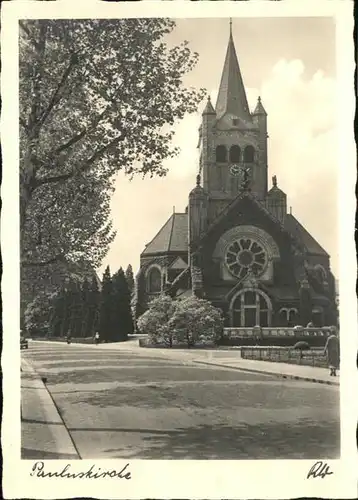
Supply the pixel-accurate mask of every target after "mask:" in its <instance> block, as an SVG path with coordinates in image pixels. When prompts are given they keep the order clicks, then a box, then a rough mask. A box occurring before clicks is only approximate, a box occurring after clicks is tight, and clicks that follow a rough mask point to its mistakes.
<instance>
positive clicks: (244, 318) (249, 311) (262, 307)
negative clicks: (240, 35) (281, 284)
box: [230, 288, 272, 327]
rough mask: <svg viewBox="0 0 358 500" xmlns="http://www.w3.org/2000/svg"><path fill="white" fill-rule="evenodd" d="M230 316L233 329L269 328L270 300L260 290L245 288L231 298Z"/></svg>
mask: <svg viewBox="0 0 358 500" xmlns="http://www.w3.org/2000/svg"><path fill="white" fill-rule="evenodd" d="M230 314H231V325H232V326H233V327H235V326H236V327H245V326H246V327H253V326H258V325H259V326H271V317H272V304H271V300H270V298H269V297H268V295H266V293H265V292H263V291H262V290H258V289H256V288H245V289H243V290H240V291H239V292H238V293H237V294H236V295H235V296H234V297H233V298H232V300H231V304H230Z"/></svg>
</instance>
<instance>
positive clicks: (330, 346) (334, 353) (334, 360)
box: [324, 328, 339, 377]
mask: <svg viewBox="0 0 358 500" xmlns="http://www.w3.org/2000/svg"><path fill="white" fill-rule="evenodd" d="M324 354H325V355H326V356H327V362H328V367H329V370H330V373H329V374H330V375H331V376H333V377H335V376H336V375H337V373H336V371H337V368H338V367H339V340H338V337H337V335H336V329H335V328H334V329H333V328H332V333H331V335H330V336H329V337H328V339H327V342H326V345H325V348H324Z"/></svg>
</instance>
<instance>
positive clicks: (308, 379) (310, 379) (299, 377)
mask: <svg viewBox="0 0 358 500" xmlns="http://www.w3.org/2000/svg"><path fill="white" fill-rule="evenodd" d="M194 363H199V364H201V365H212V366H220V367H221V368H230V369H231V370H240V371H243V372H251V373H262V374H263V375H273V376H276V377H279V378H289V379H293V380H304V381H306V382H314V383H317V384H326V385H335V386H339V381H333V380H332V381H331V380H322V379H319V378H314V377H305V376H303V375H289V374H286V373H278V372H272V371H268V370H255V369H254V368H244V367H241V366H232V365H223V364H220V363H211V362H208V361H199V360H194Z"/></svg>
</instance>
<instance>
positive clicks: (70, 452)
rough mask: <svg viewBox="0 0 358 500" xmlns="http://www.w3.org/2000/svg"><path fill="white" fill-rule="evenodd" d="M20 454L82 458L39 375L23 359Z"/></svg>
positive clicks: (29, 456) (25, 455) (33, 457)
mask: <svg viewBox="0 0 358 500" xmlns="http://www.w3.org/2000/svg"><path fill="white" fill-rule="evenodd" d="M21 458H22V459H32V460H35V459H42V460H43V459H55V460H60V459H71V460H74V459H78V458H80V457H79V455H78V453H77V451H76V449H75V447H74V445H73V442H72V440H71V437H70V435H69V433H68V431H67V429H66V427H65V425H64V423H63V420H62V419H61V417H60V415H59V413H58V411H57V408H56V406H55V404H54V402H53V401H52V398H51V396H50V394H49V392H48V390H47V388H46V386H45V384H44V383H43V382H42V380H41V378H40V377H39V375H38V374H37V373H36V372H35V370H34V369H33V368H32V366H31V365H30V364H29V363H28V362H27V361H25V360H22V361H21Z"/></svg>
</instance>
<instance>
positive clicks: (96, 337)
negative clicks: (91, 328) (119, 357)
mask: <svg viewBox="0 0 358 500" xmlns="http://www.w3.org/2000/svg"><path fill="white" fill-rule="evenodd" d="M94 341H95V344H96V345H98V344H99V333H98V332H96V333H95V336H94Z"/></svg>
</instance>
